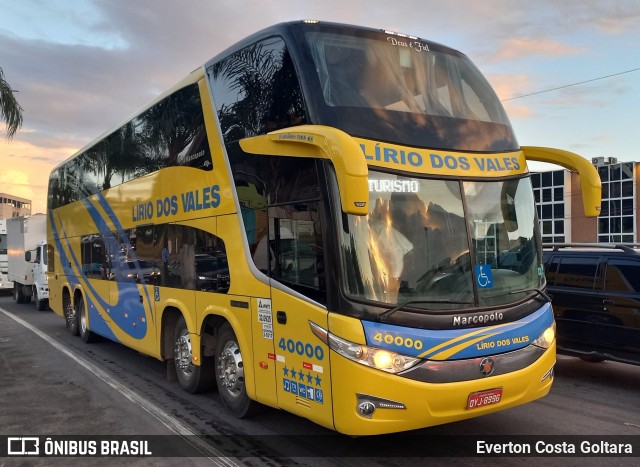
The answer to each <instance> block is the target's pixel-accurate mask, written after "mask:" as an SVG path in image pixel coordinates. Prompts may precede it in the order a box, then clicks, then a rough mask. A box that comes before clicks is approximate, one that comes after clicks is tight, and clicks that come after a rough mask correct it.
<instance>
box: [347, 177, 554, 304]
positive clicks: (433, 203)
mask: <svg viewBox="0 0 640 467" xmlns="http://www.w3.org/2000/svg"><path fill="white" fill-rule="evenodd" d="M369 192H370V200H369V201H370V206H371V211H370V212H369V214H368V216H365V217H358V216H348V229H344V230H343V231H342V238H341V243H342V257H343V271H344V277H345V279H344V281H345V287H346V292H347V294H348V295H349V296H351V297H352V298H355V299H360V300H367V301H376V302H382V303H385V304H389V305H397V304H399V303H404V302H408V301H411V302H415V303H416V305H415V306H417V307H425V308H428V309H430V310H433V309H443V310H450V309H453V308H470V307H477V306H492V305H499V304H508V303H513V302H514V301H516V300H517V299H521V298H523V297H525V296H526V294H527V293H531V290H532V289H536V288H539V287H540V286H541V281H542V280H543V277H542V274H541V268H540V264H541V255H540V249H539V244H540V243H539V238H540V237H539V232H538V227H537V222H536V221H535V219H536V218H535V204H534V199H533V195H532V189H531V182H530V179H529V177H525V178H520V179H512V180H507V181H486V182H477V181H452V180H435V179H417V178H406V177H402V176H399V175H392V174H387V173H383V172H377V171H370V172H369ZM346 230H348V231H346ZM518 292H521V293H518ZM418 302H428V303H424V304H422V305H419V304H417V303H418Z"/></svg>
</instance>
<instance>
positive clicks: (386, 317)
mask: <svg viewBox="0 0 640 467" xmlns="http://www.w3.org/2000/svg"><path fill="white" fill-rule="evenodd" d="M414 303H448V304H453V305H473V302H458V301H455V300H447V299H442V300H413V299H412V300H407V301H406V302H402V303H400V304H398V305H396V306H394V307H393V308H391V309H389V310H387V311H385V312H384V313H381V314H379V315H378V321H380V322H383V323H386V322H388V321H389V318H391V315H392V314H394V313H395V312H396V311H399V310H401V309H402V308H404V307H405V306H407V305H411V304H414ZM404 311H407V312H409V313H418V314H419V313H420V312H418V311H410V310H404Z"/></svg>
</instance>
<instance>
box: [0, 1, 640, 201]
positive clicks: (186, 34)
mask: <svg viewBox="0 0 640 467" xmlns="http://www.w3.org/2000/svg"><path fill="white" fill-rule="evenodd" d="M298 19H317V20H320V21H332V22H340V23H349V24H356V25H361V26H368V27H373V28H380V29H387V30H393V31H397V32H402V33H405V34H410V35H415V36H418V37H421V38H423V39H427V40H432V41H435V42H439V43H442V44H445V45H448V46H450V47H453V48H455V49H458V50H460V51H462V52H464V53H465V54H466V55H467V56H468V57H470V58H471V60H472V61H473V62H474V63H475V64H476V65H477V66H478V68H479V69H480V70H481V71H482V72H483V74H484V75H485V76H486V77H487V79H488V80H489V82H490V83H491V85H492V86H493V87H494V89H495V90H496V92H497V94H498V96H499V97H500V99H501V100H503V103H504V106H505V109H506V111H507V114H508V116H509V119H510V120H511V123H512V125H513V127H514V129H515V132H516V136H517V138H518V142H519V143H520V145H522V146H525V145H530V146H549V147H555V148H560V149H565V150H569V151H573V152H576V153H578V154H580V155H582V156H584V157H586V158H587V159H589V160H590V159H591V158H592V157H603V156H604V157H610V156H613V157H617V158H618V160H620V161H640V150H639V149H638V145H636V143H635V137H636V136H637V133H638V132H640V2H638V1H637V0H618V1H614V0H578V1H575V0H562V1H558V0H538V1H536V2H524V1H516V0H484V1H477V0H447V1H434V0H400V1H388V0H387V1H380V0H322V1H317V0H314V1H310V0H307V1H305V0H180V1H175V0H135V1H124V0H20V1H13V0H0V68H2V70H3V71H4V76H5V79H6V80H7V81H8V82H9V84H10V85H11V87H12V88H13V89H15V90H16V91H17V93H16V97H17V99H18V102H19V103H20V105H21V106H22V108H23V117H24V123H23V126H22V127H21V128H20V130H18V133H17V134H16V135H15V136H14V137H13V139H11V140H7V139H6V132H5V128H4V126H3V125H0V192H4V193H10V194H13V195H17V196H21V197H24V198H28V199H31V200H32V201H33V212H34V213H36V212H45V211H46V189H47V188H46V187H47V180H48V175H49V172H50V171H51V169H52V168H53V167H55V166H56V165H58V164H59V163H60V162H62V161H63V160H65V159H67V158H68V157H70V156H71V155H72V154H73V153H74V152H76V151H77V150H78V149H80V148H81V147H83V146H85V145H86V144H87V143H89V142H90V141H91V140H93V139H94V138H96V137H97V136H99V135H101V134H102V133H104V132H105V131H107V130H110V129H112V128H114V127H115V126H117V125H119V124H120V123H122V122H123V121H124V120H125V119H126V118H128V117H129V116H131V115H132V114H133V113H134V112H136V111H137V110H138V109H140V108H141V107H143V106H145V105H146V104H147V103H148V102H150V101H151V100H152V99H153V98H155V97H156V96H157V95H158V94H160V93H161V92H163V91H164V90H165V89H167V88H169V87H171V86H172V85H174V84H175V83H177V82H178V81H180V80H181V79H182V78H183V77H185V76H186V75H187V74H188V73H189V72H191V71H192V70H193V69H195V68H197V67H199V66H201V65H202V64H204V63H205V62H206V61H207V60H209V59H210V58H212V57H213V56H214V55H216V54H217V53H218V52H220V51H222V50H223V49H225V48H226V47H228V46H230V45H232V44H234V43H235V42H237V41H239V40H241V39H242V38H244V37H246V36H247V35H249V34H251V33H253V32H256V31H258V30H260V29H262V28H265V27H267V26H270V25H272V24H276V23H279V22H283V21H291V20H298ZM576 83H581V84H576ZM532 168H533V169H534V170H535V167H532Z"/></svg>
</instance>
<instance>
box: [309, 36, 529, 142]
mask: <svg viewBox="0 0 640 467" xmlns="http://www.w3.org/2000/svg"><path fill="white" fill-rule="evenodd" d="M304 37H305V39H306V40H305V41H304V42H305V46H306V47H308V54H307V55H306V56H307V57H308V59H309V60H310V62H311V63H310V64H309V65H310V66H309V67H305V68H304V69H305V70H309V79H310V81H309V82H310V83H313V84H311V85H310V87H309V90H310V93H309V94H310V95H308V96H307V98H308V99H313V100H314V102H315V104H316V105H315V106H314V108H317V109H318V115H317V117H315V119H317V120H318V121H317V122H316V121H314V122H313V123H320V124H324V125H329V126H335V127H337V128H340V129H342V130H344V131H346V132H347V133H349V134H351V135H353V136H359V137H364V138H371V139H376V140H383V141H390V142H397V143H400V144H405V145H409V146H418V147H428V148H434V149H445V150H462V151H487V152H493V151H510V150H517V149H518V144H517V142H516V140H515V137H514V135H513V131H512V129H511V126H510V123H509V120H508V118H507V115H506V113H505V111H504V109H503V107H502V104H501V103H500V100H499V99H498V97H497V96H496V94H495V92H494V91H493V89H492V88H491V86H490V85H489V83H488V82H487V81H486V80H485V78H484V77H483V76H482V74H481V73H480V72H479V71H478V69H477V68H476V67H475V66H474V65H473V63H472V62H471V61H470V60H469V59H468V58H467V57H466V56H465V55H463V54H461V53H459V52H457V51H455V50H453V49H449V48H447V47H444V46H442V45H439V44H435V43H431V42H426V41H423V40H421V39H410V38H408V37H400V36H394V35H391V34H387V33H383V32H374V31H364V30H360V29H350V28H334V27H327V28H324V29H323V28H322V27H321V26H318V27H316V28H314V30H308V31H306V32H305V33H304ZM311 95H312V96H311Z"/></svg>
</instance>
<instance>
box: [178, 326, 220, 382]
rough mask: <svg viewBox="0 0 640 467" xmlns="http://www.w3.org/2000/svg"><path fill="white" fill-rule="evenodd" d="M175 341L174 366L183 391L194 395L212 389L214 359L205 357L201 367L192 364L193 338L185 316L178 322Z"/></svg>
mask: <svg viewBox="0 0 640 467" xmlns="http://www.w3.org/2000/svg"><path fill="white" fill-rule="evenodd" d="M173 341H174V346H173V364H174V365H175V369H176V376H177V377H178V382H179V383H180V386H181V387H182V389H184V390H185V391H187V392H190V393H192V394H195V393H198V392H203V391H206V390H208V389H211V387H212V386H213V378H214V376H215V370H214V363H213V358H207V357H203V359H202V364H201V365H200V366H198V365H194V364H193V363H192V360H191V358H192V352H191V336H190V335H189V329H188V328H187V323H186V322H185V320H184V317H183V316H180V317H179V318H178V321H177V322H176V327H175V333H174V340H173Z"/></svg>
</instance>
